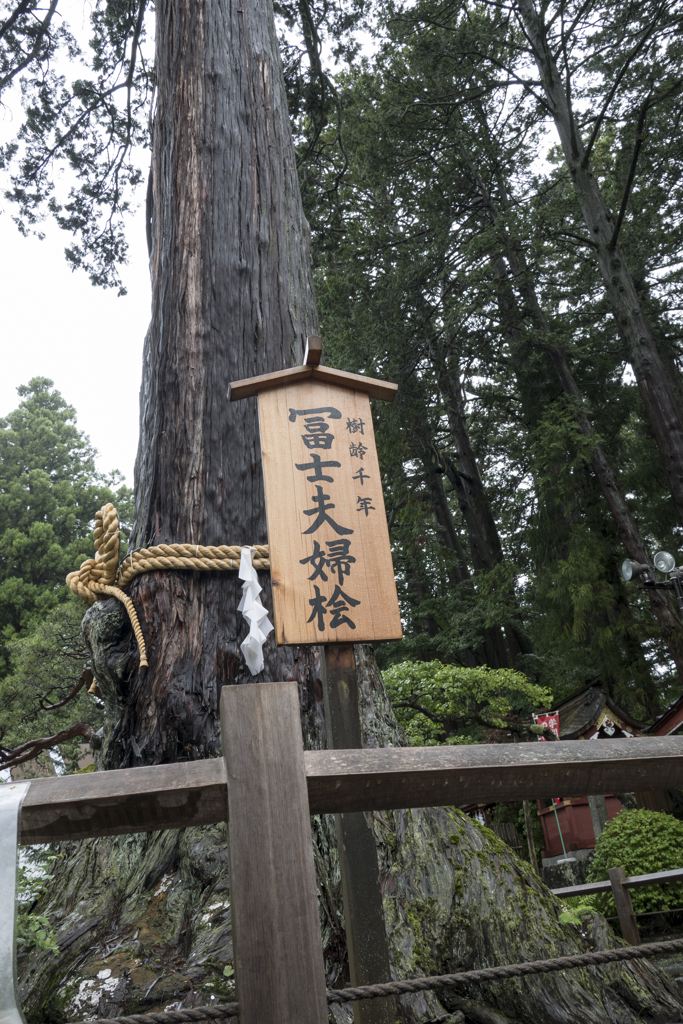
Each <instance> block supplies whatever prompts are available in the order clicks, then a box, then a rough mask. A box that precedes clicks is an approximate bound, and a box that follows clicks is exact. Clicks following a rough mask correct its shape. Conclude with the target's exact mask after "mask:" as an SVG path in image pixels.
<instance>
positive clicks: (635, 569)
mask: <svg viewBox="0 0 683 1024" xmlns="http://www.w3.org/2000/svg"><path fill="white" fill-rule="evenodd" d="M649 568H650V566H649V565H643V564H642V563H641V562H634V561H633V560H632V559H630V558H625V559H624V561H623V562H622V563H621V575H622V576H623V577H624V579H625V580H626V582H627V583H628V582H629V581H630V580H632V579H635V578H636V576H640V575H642V573H644V572H647V571H648V569H649Z"/></svg>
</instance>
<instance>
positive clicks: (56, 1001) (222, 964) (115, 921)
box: [20, 647, 683, 1024]
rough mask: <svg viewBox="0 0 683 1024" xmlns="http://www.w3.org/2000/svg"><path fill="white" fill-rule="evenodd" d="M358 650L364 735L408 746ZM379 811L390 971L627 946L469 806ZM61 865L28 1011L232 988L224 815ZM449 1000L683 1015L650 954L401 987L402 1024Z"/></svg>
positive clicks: (330, 911) (623, 1022)
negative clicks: (54, 945) (567, 907)
mask: <svg viewBox="0 0 683 1024" xmlns="http://www.w3.org/2000/svg"><path fill="white" fill-rule="evenodd" d="M356 656H357V661H358V667H359V676H360V684H361V691H362V700H363V727H364V734H365V743H366V745H367V746H379V745H380V744H381V745H400V744H401V743H402V737H401V734H400V732H399V730H398V727H397V726H396V723H395V720H394V718H393V715H392V712H391V707H390V704H389V702H388V700H387V697H386V693H385V691H384V688H383V686H382V682H381V677H380V676H379V673H378V672H377V669H376V666H375V663H374V658H373V657H372V652H371V650H370V649H369V648H364V647H359V648H357V649H356ZM302 694H303V691H302ZM303 703H305V701H302V704H303ZM304 718H306V716H305V715H304ZM308 726H309V730H310V718H309V719H308ZM309 730H307V731H309ZM308 739H309V744H310V742H311V740H313V739H314V737H310V736H309V737H308ZM317 739H318V740H319V739H320V737H317ZM369 818H370V820H371V822H372V826H373V829H374V832H375V837H376V840H377V845H378V855H379V862H380V882H381V887H382V892H383V897H384V911H385V916H386V923H387V933H388V937H389V945H390V954H391V958H392V968H393V973H394V976H395V977H408V976H411V975H423V974H444V973H451V972H456V971H461V970H468V969H471V968H475V967H481V966H490V965H495V964H504V963H514V962H518V961H522V960H537V959H539V960H540V959H545V958H547V957H553V956H563V955H570V954H572V953H577V952H583V951H585V950H587V949H591V948H609V947H611V946H614V945H616V944H617V942H618V940H617V939H616V938H615V936H614V934H613V932H612V931H611V930H610V929H609V928H608V926H607V925H606V923H605V921H604V920H603V918H601V917H600V916H599V915H597V914H594V915H591V916H590V917H589V918H588V919H586V922H585V926H584V929H583V932H582V931H581V930H580V929H578V928H577V927H576V926H573V925H567V924H561V923H560V922H559V920H558V917H559V914H560V912H561V909H562V907H561V904H560V903H559V901H557V900H555V899H554V898H553V897H552V896H550V895H549V893H548V890H547V889H545V887H544V886H543V885H542V883H541V882H540V880H539V879H538V877H537V876H536V875H535V874H534V873H533V871H532V870H531V868H530V866H529V865H528V864H526V863H525V862H523V861H520V860H517V858H516V857H515V856H514V854H513V853H512V851H511V850H510V849H509V847H507V846H506V845H505V844H504V843H502V842H501V841H500V840H498V839H497V838H496V837H495V836H494V835H493V834H492V833H491V832H490V831H489V830H488V829H485V828H482V827H481V826H480V825H478V824H477V823H476V822H475V821H473V820H472V819H470V818H468V817H467V816H466V815H464V814H463V813H462V812H460V811H457V810H454V809H449V808H444V809H430V810H412V811H377V812H374V813H373V814H372V815H370V816H369ZM332 825H333V823H332V819H331V818H328V817H324V818H316V819H314V821H313V838H314V842H315V855H316V869H317V873H318V883H319V893H320V921H321V930H322V935H323V943H324V947H325V960H326V969H327V974H328V984H329V985H330V986H334V987H340V986H342V985H343V984H346V983H348V975H347V970H346V962H345V943H344V932H343V909H342V905H341V891H340V880H339V869H338V861H337V854H336V849H335V846H334V829H333V827H332ZM54 875H55V877H54V881H53V882H52V883H51V885H50V888H49V891H48V893H47V894H46V896H45V897H44V898H43V901H42V905H41V912H44V913H46V914H47V915H48V916H49V917H50V919H51V921H52V923H53V926H54V927H55V928H56V929H57V931H58V939H59V944H60V948H61V954H60V956H59V957H58V958H57V957H55V956H53V955H51V954H46V953H38V952H35V951H34V952H32V953H30V954H28V955H26V956H25V957H23V958H22V959H21V961H20V973H21V996H22V1000H23V1003H24V1007H25V1011H26V1015H27V1019H28V1021H29V1024H38V1022H39V1021H45V1022H46V1024H60V1022H62V1021H66V1020H76V1019H87V1018H88V1017H93V1016H106V1015H107V1016H116V1015H118V1014H123V1013H138V1012H144V1011H150V1010H153V1009H159V1008H164V1007H174V1008H175V1007H178V1006H181V1005H182V1006H196V1005H201V1004H203V1003H207V1002H211V1001H212V999H214V1000H215V1001H216V1002H219V1001H231V1000H232V999H234V998H235V989H234V977H233V976H232V973H231V970H232V956H233V949H232V931H231V917H230V878H229V871H228V864H227V844H226V826H222V825H216V826H211V827H206V828H192V829H185V830H183V831H169V832H160V833H149V834H145V835H138V836H122V837H118V838H114V839H102V840H89V841H87V842H81V843H73V844H63V846H62V859H61V860H60V861H59V862H58V863H57V866H56V869H55V871H54ZM295 955H296V951H295V950H293V951H292V956H295ZM226 968H227V975H226V973H225V969H226ZM444 1009H445V1010H450V1011H454V1010H456V1009H462V1010H463V1011H464V1012H465V1015H466V1019H467V1020H469V1021H472V1022H474V1024H505V1022H519V1024H522V1022H525V1024H526V1022H529V1024H538V1022H541V1021H542V1022H544V1024H546V1022H547V1024H603V1022H604V1024H606V1022H608V1021H609V1022H615V1021H618V1022H619V1024H637V1022H640V1021H648V1022H650V1024H657V1022H660V1024H671V1022H673V1021H682V1020H683V1000H682V999H681V997H680V995H679V994H678V992H677V991H676V989H675V988H674V983H672V982H671V981H670V980H669V979H668V977H667V976H665V975H664V974H663V973H662V972H660V971H659V970H658V969H657V968H656V967H654V966H652V965H651V964H650V963H648V962H645V961H640V962H633V963H629V964H614V965H609V966H604V967H600V968H597V967H596V968H590V969H582V970H575V971H566V972H563V973H561V974H551V975H539V976H534V977H530V978H518V979H511V980H508V981H505V982H502V983H490V984H477V985H471V986H467V987H466V988H463V989H462V990H459V991H457V992H455V991H439V992H437V993H424V994H417V995H411V996H404V997H402V998H401V1000H400V1012H401V1016H402V1020H403V1021H404V1022H405V1024H414V1022H417V1021H420V1020H422V1019H424V1018H425V1017H429V1016H432V1015H437V1014H439V1013H443V1012H444ZM331 1019H334V1020H336V1021H337V1022H338V1024H348V1022H349V1021H350V1020H351V1015H350V1009H349V1007H335V1008H334V1009H333V1011H332V1012H331Z"/></svg>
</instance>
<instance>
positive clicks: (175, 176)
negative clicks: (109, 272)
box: [107, 0, 317, 767]
mask: <svg viewBox="0 0 683 1024" xmlns="http://www.w3.org/2000/svg"><path fill="white" fill-rule="evenodd" d="M156 74H157V89H158V99H157V109H156V117H155V122H154V141H153V145H154V149H153V196H154V217H153V225H152V227H153V248H152V257H151V267H152V292H153V301H152V320H151V324H150V327H149V331H148V334H147V338H146V340H145V350H144V367H143V379H142V389H141V410H142V411H141V422H140V427H141V431H140V447H139V453H138V459H137V464H136V473H135V492H136V514H135V523H134V527H133V536H132V545H133V546H137V547H140V546H143V545H150V544H165V543H167V544H171V543H175V542H189V543H197V544H209V545H215V544H257V543H258V544H263V543H266V542H267V534H266V520H265V507H264V497H263V481H262V473H261V456H260V446H259V433H258V418H257V407H256V399H247V400H245V401H242V402H236V403H229V402H228V401H227V391H228V385H229V383H230V381H231V380H238V379H241V378H244V377H251V376H255V375H256V374H261V373H267V372H270V371H273V370H280V369H283V368H284V367H287V366H290V365H292V364H296V363H297V362H301V360H302V357H303V348H304V344H305V340H306V336H307V335H308V334H315V333H317V319H316V308H315V296H314V291H313V284H312V278H311V264H310V257H309V243H308V225H307V223H306V220H305V218H304V215H303V211H302V207H301V199H300V194H299V185H298V180H297V175H296V167H295V159H294V149H293V145H292V139H291V130H290V124H289V117H288V111H287V102H286V95H285V88H284V80H283V78H282V71H281V66H280V58H279V52H278V43H277V37H276V33H275V27H274V23H273V17H272V8H271V5H270V4H269V3H268V0H257V2H255V3H248V4H243V5H242V8H239V6H238V5H237V4H227V3H215V2H214V3H200V2H197V0H162V2H161V3H159V4H158V5H157V47H156ZM261 577H262V578H261V583H262V586H263V588H264V597H263V600H264V604H265V605H266V607H269V606H270V600H269V597H270V593H269V587H270V579H269V574H268V573H262V574H261ZM131 596H132V598H133V600H134V602H135V604H136V607H137V608H138V609H139V612H140V619H141V623H142V628H143V631H144V634H145V636H146V637H147V645H148V651H149V663H150V664H149V669H148V671H147V672H146V673H144V674H143V673H141V674H140V675H139V676H138V677H136V678H134V679H133V680H132V681H131V683H129V685H128V688H127V689H128V693H127V700H126V704H125V709H124V712H123V715H122V717H121V719H120V721H119V723H118V725H117V726H116V729H115V731H114V735H113V736H112V738H111V743H110V746H109V756H108V760H107V765H108V766H109V767H123V766H130V765H139V764H156V763H160V762H164V761H175V760H183V759H193V758H196V757H206V756H212V755H215V754H216V753H217V752H218V751H219V749H220V740H219V734H218V717H217V708H218V695H219V691H220V688H221V686H222V685H224V684H226V683H239V682H247V681H249V680H250V679H251V676H250V674H249V672H248V670H247V668H246V666H245V663H244V659H243V658H242V655H241V653H240V651H239V641H240V640H241V639H242V638H243V637H244V636H245V635H246V628H245V624H244V620H242V617H241V615H240V614H239V613H238V612H237V605H238V603H239V600H240V597H241V583H240V581H239V579H238V578H237V576H236V574H234V573H229V574H220V573H215V574H213V573H188V572H183V573H170V572H163V573H149V574H147V575H144V576H141V577H139V578H138V579H137V580H136V581H135V583H134V584H133V586H132V587H131ZM311 657H312V654H311V652H310V651H306V650H303V649H302V650H299V651H295V650H293V649H290V648H279V649H278V648H277V647H276V646H275V643H274V640H273V638H272V635H271V639H270V642H269V643H268V645H267V648H266V650H265V668H264V671H263V673H262V674H261V675H260V676H259V677H258V681H266V680H278V679H286V678H289V677H290V675H291V673H292V670H293V666H294V662H295V660H296V661H297V663H298V669H299V671H300V674H301V677H302V682H303V681H304V679H305V680H307V681H309V682H310V679H311V672H310V667H311V664H312V662H311ZM304 665H305V666H306V667H304Z"/></svg>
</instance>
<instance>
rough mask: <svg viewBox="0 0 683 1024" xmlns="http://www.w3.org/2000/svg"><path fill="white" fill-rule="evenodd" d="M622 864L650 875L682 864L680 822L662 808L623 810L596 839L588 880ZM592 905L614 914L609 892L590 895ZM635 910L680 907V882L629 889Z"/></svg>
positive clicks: (629, 872) (633, 871) (634, 872)
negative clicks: (655, 809)
mask: <svg viewBox="0 0 683 1024" xmlns="http://www.w3.org/2000/svg"><path fill="white" fill-rule="evenodd" d="M620 866H621V867H623V869H624V871H625V872H626V874H627V875H649V874H654V873H655V872H657V871H671V870H672V869H673V868H680V867H683V822H682V821H678V819H677V818H674V817H672V816H671V815H670V814H664V813H663V812H661V811H646V810H639V811H622V812H621V814H618V815H617V817H616V818H614V819H613V820H612V821H611V822H610V823H609V824H608V826H607V828H606V829H605V831H604V832H603V833H602V835H601V836H600V838H599V839H598V841H597V844H596V847H595V857H594V858H593V862H592V864H591V866H590V868H589V871H588V881H589V882H596V881H599V880H601V879H606V878H607V877H608V874H607V872H608V871H609V869H610V868H615V867H620ZM593 899H594V901H595V909H596V910H598V911H599V912H600V913H601V914H604V915H605V917H614V915H615V914H616V912H617V911H616V907H615V905H614V899H613V898H612V896H611V895H610V894H608V893H604V894H603V893H599V894H598V895H597V896H594V897H593ZM631 899H632V901H633V909H634V910H635V912H636V914H641V913H645V912H647V911H652V910H655V911H656V910H675V909H677V908H678V907H683V883H681V882H672V883H669V884H668V885H652V886H650V885H648V886H643V888H638V889H631Z"/></svg>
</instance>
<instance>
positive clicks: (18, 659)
mask: <svg viewBox="0 0 683 1024" xmlns="http://www.w3.org/2000/svg"><path fill="white" fill-rule="evenodd" d="M83 611H84V609H83V605H82V603H81V602H80V601H79V600H78V599H77V598H75V597H73V596H71V597H70V598H69V600H68V601H67V602H66V603H65V604H59V605H57V607H55V608H53V609H52V610H51V611H50V612H48V613H47V615H46V616H45V619H44V620H43V621H42V622H40V623H39V624H38V625H37V626H36V628H35V629H34V631H33V632H32V633H30V634H29V635H28V636H26V637H22V638H20V639H16V640H13V641H11V642H10V643H9V644H8V645H7V651H8V656H9V661H10V671H9V673H8V674H7V675H6V676H5V677H4V678H1V679H0V743H1V746H2V747H3V748H6V749H7V748H13V747H15V746H18V745H19V744H20V743H23V742H25V741H26V740H28V739H30V738H32V737H35V736H52V735H54V734H55V733H57V732H59V731H61V730H63V729H68V728H69V727H70V726H72V725H74V724H75V723H76V722H88V723H89V724H90V725H92V726H93V728H94V729H95V730H97V729H98V728H99V727H100V725H102V723H103V721H104V718H103V714H104V706H103V704H102V703H101V701H99V700H98V699H97V698H96V697H94V696H92V695H91V694H89V693H88V692H87V690H88V688H87V686H83V687H82V688H81V689H80V691H79V692H78V693H77V694H76V696H75V697H74V698H73V699H72V700H70V701H69V702H68V703H66V704H65V705H64V706H63V707H61V708H54V709H52V708H50V705H54V704H58V703H59V702H60V701H62V700H65V698H67V697H68V695H69V694H70V693H71V691H72V690H73V688H74V685H75V684H76V683H77V682H78V680H79V678H80V676H81V673H82V672H83V670H84V668H85V667H86V665H87V664H88V658H89V655H88V652H87V650H86V649H85V647H84V645H83V641H82V639H81V619H82V618H83ZM58 749H59V754H60V757H61V758H62V760H63V762H64V767H65V770H66V771H68V772H73V771H76V770H77V769H78V764H79V760H80V759H81V758H82V757H83V740H82V738H81V737H80V736H77V737H75V738H74V739H71V740H67V741H66V742H63V743H60V744H59V748H58ZM49 763H50V755H49V753H48V752H47V751H46V752H45V753H43V754H41V755H40V756H39V758H38V761H37V765H38V767H40V766H41V765H45V764H49ZM23 770H24V772H25V773H26V774H28V775H31V774H32V772H33V771H35V768H34V766H33V762H27V763H26V764H25V765H24V766H23Z"/></svg>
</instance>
